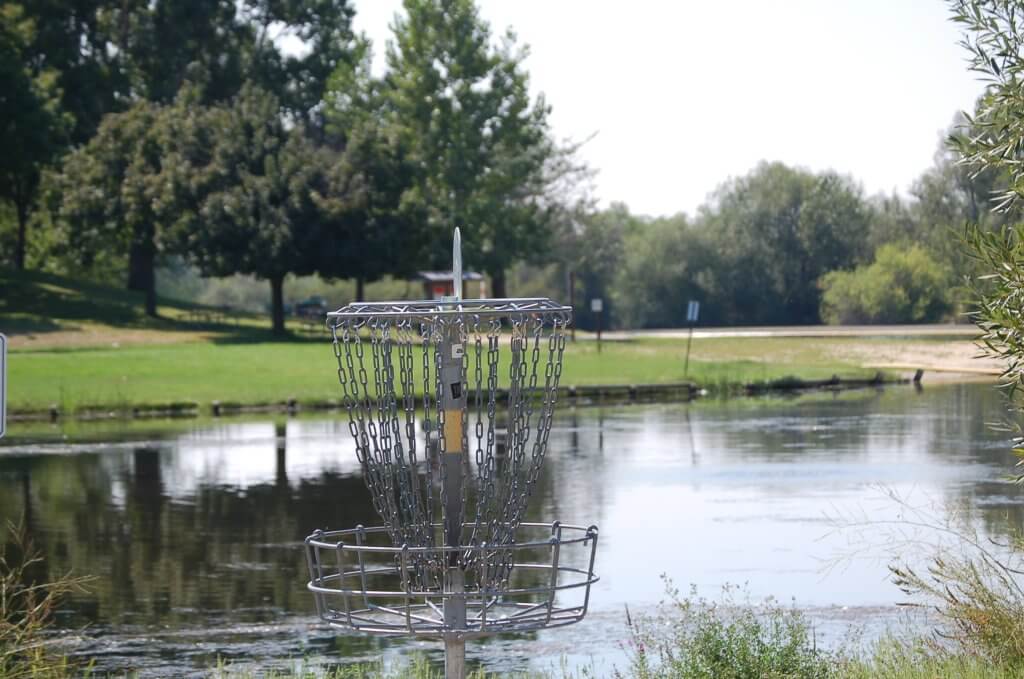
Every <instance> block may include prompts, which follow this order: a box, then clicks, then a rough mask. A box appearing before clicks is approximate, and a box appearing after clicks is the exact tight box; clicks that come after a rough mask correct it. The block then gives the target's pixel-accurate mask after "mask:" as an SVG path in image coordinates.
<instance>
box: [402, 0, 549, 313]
mask: <svg viewBox="0 0 1024 679" xmlns="http://www.w3.org/2000/svg"><path fill="white" fill-rule="evenodd" d="M404 6H405V12H406V16H404V17H398V18H396V19H395V23H394V26H393V28H394V33H395V40H394V43H391V44H389V49H388V53H387V61H388V66H389V73H388V75H387V94H388V97H389V108H390V112H391V114H392V121H393V124H394V125H395V126H397V127H398V128H399V129H400V130H401V136H402V142H403V143H404V144H405V145H407V148H409V149H410V153H411V155H412V158H413V160H414V161H415V163H416V165H417V166H418V167H419V168H420V171H419V172H418V176H417V177H416V185H415V188H414V189H413V190H411V191H409V192H407V194H406V197H405V199H406V200H407V201H410V202H412V201H416V202H418V203H419V204H420V205H421V206H422V209H423V210H424V211H425V212H426V213H427V214H428V216H429V228H430V229H431V233H432V238H431V239H430V240H431V241H432V242H433V243H434V244H435V247H434V249H433V250H431V251H430V252H429V253H428V255H429V256H431V257H432V259H433V262H434V263H435V264H440V263H442V262H443V263H444V265H447V264H448V257H449V256H448V254H447V247H448V244H449V243H450V234H451V229H452V227H454V226H461V227H462V233H463V250H464V253H465V261H466V262H467V263H469V264H470V265H471V266H479V267H481V268H482V269H483V270H484V271H486V272H487V273H489V274H490V275H491V277H492V280H493V292H494V294H495V295H496V296H499V297H501V296H505V294H506V290H505V272H506V269H507V267H508V266H509V265H510V264H511V263H513V262H515V261H517V260H520V259H523V258H525V257H528V256H529V257H538V256H540V255H542V254H543V252H544V250H545V246H546V245H547V244H548V242H549V239H550V236H551V233H552V231H553V230H554V229H555V228H556V227H557V224H558V219H559V218H560V217H561V216H562V215H563V214H564V213H562V212H561V211H560V209H559V205H558V203H559V198H558V196H556V195H553V188H554V186H555V185H556V183H557V177H555V176H553V174H556V173H557V172H559V171H562V169H564V168H561V169H557V170H553V165H554V161H555V160H556V158H557V157H558V156H559V154H560V150H559V149H558V147H557V145H556V144H555V143H554V142H553V141H552V139H551V136H550V131H549V129H548V115H549V113H550V108H549V107H548V106H547V104H546V103H545V102H544V100H543V98H539V99H538V100H536V101H531V98H530V94H529V81H528V77H527V74H526V71H525V69H524V67H523V60H524V59H525V57H526V51H525V50H523V49H518V48H517V47H516V45H515V36H514V34H513V33H511V32H508V33H506V34H505V36H504V38H503V40H502V41H501V43H500V44H499V45H497V46H494V45H492V44H491V32H490V28H489V26H488V25H487V23H486V22H485V21H483V20H482V19H481V18H480V16H479V14H478V12H477V10H476V7H475V6H474V4H473V2H472V0H405V3H404Z"/></svg>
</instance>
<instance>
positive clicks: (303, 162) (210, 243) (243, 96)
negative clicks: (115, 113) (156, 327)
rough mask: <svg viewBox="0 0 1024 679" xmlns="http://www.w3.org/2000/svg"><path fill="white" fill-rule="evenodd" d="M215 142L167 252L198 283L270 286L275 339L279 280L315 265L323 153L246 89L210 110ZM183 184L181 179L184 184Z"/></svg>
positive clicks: (269, 99)
mask: <svg viewBox="0 0 1024 679" xmlns="http://www.w3.org/2000/svg"><path fill="white" fill-rule="evenodd" d="M206 125H209V126H212V128H207V129H208V130H211V129H212V131H211V132H207V134H208V135H209V136H210V138H212V139H216V143H215V146H214V148H213V150H212V153H211V155H210V158H209V159H208V160H209V165H208V166H206V167H203V168H196V169H197V170H198V171H200V172H201V174H202V175H203V176H205V177H206V178H207V180H206V183H205V185H204V186H202V187H200V188H199V189H198V191H197V192H196V193H195V194H194V197H193V200H194V203H195V205H196V207H197V211H196V212H195V213H194V214H193V215H192V216H191V217H189V218H182V219H179V220H178V221H177V222H176V223H175V226H174V228H173V234H172V236H171V238H172V240H173V241H174V242H175V246H176V247H177V248H180V249H181V250H182V251H184V252H187V253H188V254H189V256H190V258H191V259H192V260H193V262H194V263H195V264H196V265H197V266H198V267H199V269H200V271H201V272H202V273H203V275H206V276H226V275H230V274H234V273H246V274H252V275H254V276H257V277H259V278H263V279H265V280H267V281H269V282H270V289H271V318H272V327H273V330H274V332H275V333H279V334H280V333H283V332H284V331H285V327H284V279H285V276H287V275H288V274H290V273H293V274H299V275H303V274H310V273H313V272H314V271H315V270H316V267H317V264H318V262H319V259H318V257H319V256H320V255H319V253H320V248H321V246H322V243H321V242H320V231H319V223H320V216H319V214H318V210H317V199H316V193H317V192H320V193H321V194H326V193H327V192H328V189H327V188H326V187H327V185H326V181H327V178H326V166H327V164H328V163H327V161H326V160H325V158H324V152H323V150H321V149H317V148H316V147H314V146H313V144H312V143H311V142H310V141H309V139H308V138H307V137H306V135H305V133H304V130H303V128H301V127H293V128H290V129H289V128H288V127H287V126H286V125H285V123H284V120H283V118H282V116H281V113H280V103H279V102H278V100H277V99H276V97H274V96H273V95H271V94H269V93H267V92H264V91H262V90H260V89H258V88H256V87H252V86H246V87H245V88H243V89H242V91H241V92H240V93H239V95H238V96H237V97H236V98H235V99H234V101H233V102H232V103H231V105H230V106H227V107H219V108H214V109H211V110H210V111H209V112H208V118H207V122H206ZM186 179H187V177H186Z"/></svg>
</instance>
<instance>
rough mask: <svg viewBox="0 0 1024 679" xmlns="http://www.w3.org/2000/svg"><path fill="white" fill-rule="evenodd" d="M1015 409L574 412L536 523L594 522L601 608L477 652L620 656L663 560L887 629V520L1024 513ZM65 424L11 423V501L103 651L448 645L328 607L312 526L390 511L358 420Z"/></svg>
mask: <svg viewBox="0 0 1024 679" xmlns="http://www.w3.org/2000/svg"><path fill="white" fill-rule="evenodd" d="M1002 413H1003V409H1002V402H1001V398H1000V396H999V395H998V394H997V393H996V391H995V390H994V389H993V388H992V387H991V386H989V385H985V384H966V385H941V386H926V387H925V388H924V389H923V390H920V391H915V390H914V389H913V388H910V387H898V388H889V389H885V390H864V391H857V392H847V393H842V394H835V395H833V394H815V395H810V396H804V397H800V398H796V399H788V400H786V399H735V400H729V401H721V402H716V401H701V402H696V403H691V404H662V405H632V406H621V407H609V408H598V407H592V408H578V409H563V410H560V411H558V412H557V414H556V419H555V423H554V429H553V431H552V434H551V438H550V446H549V453H548V457H547V460H546V462H545V468H544V472H543V474H542V476H541V480H540V482H539V484H538V490H537V493H536V495H535V496H534V498H533V499H532V501H531V505H530V509H529V516H528V518H529V519H530V520H541V521H549V520H552V519H556V518H557V519H560V520H562V521H563V522H566V523H576V524H582V525H588V524H591V523H595V524H597V525H598V526H599V527H600V531H601V537H600V544H599V547H598V556H597V565H596V569H597V571H598V573H599V574H600V576H601V581H600V583H598V585H596V586H595V591H594V592H593V595H592V608H591V612H590V613H589V614H588V616H587V619H586V620H585V621H584V622H582V623H580V624H578V625H575V626H573V627H569V628H564V629H560V630H552V631H549V632H544V633H540V634H535V635H520V636H516V637H510V638H498V639H492V640H488V641H479V642H471V643H470V644H468V653H469V656H470V659H471V661H472V662H474V663H482V664H483V665H484V666H486V667H487V668H488V669H492V670H502V671H507V670H525V669H529V668H535V669H550V668H552V667H558V666H559V665H560V664H561V663H562V662H563V661H564V662H566V663H567V664H568V665H569V666H579V665H593V666H594V667H595V669H596V670H597V671H598V672H599V673H605V672H606V671H608V670H610V669H611V667H612V666H614V665H619V666H622V665H623V664H624V663H625V662H626V650H625V643H626V641H627V639H628V631H627V628H626V624H625V617H626V616H625V607H626V606H627V605H628V607H629V610H630V612H631V613H634V614H635V613H637V612H644V611H652V610H653V609H654V607H655V606H656V604H657V603H658V602H659V601H660V600H661V599H662V598H663V597H664V583H663V582H662V579H661V577H660V576H661V575H662V574H666V575H668V576H669V577H671V578H672V579H673V581H674V582H675V584H676V585H677V586H681V587H683V588H684V589H686V588H687V586H688V585H690V584H693V585H696V586H697V587H698V588H699V592H700V593H701V594H702V595H705V596H707V597H709V598H712V599H714V598H716V597H717V596H718V593H719V592H720V590H721V587H722V585H723V584H727V583H733V584H738V585H743V586H745V589H746V592H747V593H748V594H749V596H750V597H751V598H752V599H753V600H759V599H761V598H763V597H766V596H773V597H775V598H777V599H778V600H780V601H782V602H785V603H787V604H788V603H789V602H790V601H791V600H792V601H794V602H795V604H796V605H797V606H798V607H800V608H802V609H804V610H805V611H806V612H807V614H808V615H809V616H810V618H811V619H812V620H813V622H814V625H815V631H816V637H817V638H818V639H819V640H820V641H821V642H822V643H837V642H838V640H840V639H842V638H843V637H844V636H845V635H846V634H847V632H848V631H849V630H850V629H851V628H860V629H863V630H865V632H866V636H867V637H868V638H870V637H872V636H874V635H877V634H879V633H881V632H882V631H884V630H885V629H886V627H887V626H888V625H895V624H900V622H901V619H900V617H899V616H900V615H901V614H900V612H899V609H897V607H896V605H895V604H896V603H897V602H899V601H902V600H904V597H903V595H902V594H901V593H900V592H899V591H898V590H897V589H896V588H895V587H894V586H893V585H892V583H891V582H890V581H889V579H888V577H887V575H888V573H887V570H886V564H887V563H888V562H889V559H890V558H891V554H890V551H889V550H890V549H891V546H892V543H891V541H890V538H891V537H892V535H891V534H890V531H891V530H893V527H894V526H897V527H898V526H899V524H898V523H889V522H891V521H897V520H898V519H900V518H901V517H902V518H906V517H907V516H908V513H912V512H913V511H914V508H918V509H920V510H921V511H922V512H927V513H928V514H929V515H936V514H941V512H944V511H955V512H957V514H958V516H960V517H961V518H962V519H963V520H964V521H966V522H967V523H969V524H970V525H971V526H973V527H975V528H976V529H977V530H979V531H980V532H982V533H983V534H984V535H987V536H991V537H994V538H1002V537H1005V536H1007V535H1009V534H1010V533H1012V532H1013V531H1017V530H1020V529H1021V528H1022V526H1024V489H1022V488H1020V487H1019V486H1016V485H1014V484H1012V483H1010V482H1009V481H1008V480H1007V476H1008V474H1009V473H1011V471H1012V465H1013V463H1014V458H1013V456H1012V454H1011V453H1010V451H1009V446H1010V444H1009V440H1008V435H1006V434H1005V433H999V432H994V431H993V430H992V429H990V428H989V426H988V424H987V423H991V422H993V421H996V420H998V419H999V418H1000V417H1001V416H1002ZM66 427H67V428H62V427H60V426H53V427H50V426H43V425H17V424H15V425H14V426H12V427H11V430H10V432H9V436H8V438H5V439H4V440H3V441H0V519H4V520H7V519H10V520H13V521H18V520H19V518H20V519H21V520H22V521H23V522H24V524H25V525H26V526H27V527H28V530H29V531H30V533H31V535H32V537H33V539H34V541H35V543H36V545H37V546H38V547H39V548H40V549H41V550H42V551H43V553H44V554H45V555H46V557H47V560H48V561H47V562H48V567H49V568H50V569H51V571H52V572H60V571H66V570H68V569H71V570H73V571H74V573H76V574H91V575H95V576H97V580H96V581H95V582H94V583H93V585H92V586H91V588H90V591H89V593H87V594H81V595H76V596H75V597H74V598H73V599H71V600H70V601H69V602H68V603H67V606H66V608H65V610H63V611H62V614H61V617H60V621H59V623H60V625H61V627H62V628H63V629H64V630H66V631H64V632H62V636H64V637H66V642H67V644H68V648H69V649H70V650H71V651H72V652H73V653H75V654H78V655H80V656H82V657H84V658H89V659H93V660H94V662H95V663H96V667H97V668H98V669H100V670H103V671H107V670H110V671H123V670H129V669H134V670H138V671H139V672H140V674H141V675H142V676H183V675H188V674H195V675H201V674H202V672H203V670H204V669H206V668H209V667H210V666H211V665H214V664H216V662H217V660H218V658H220V659H223V660H225V661H228V662H233V663H239V664H242V665H250V666H254V667H263V668H266V667H269V666H280V667H290V666H294V663H296V662H298V659H302V658H305V659H306V661H307V662H311V663H318V664H320V663H322V664H336V663H345V662H352V661H357V660H368V659H373V658H377V657H380V656H382V655H383V656H384V657H385V658H389V659H395V658H400V657H401V656H403V655H406V654H409V653H412V652H423V653H427V654H428V655H429V656H430V657H431V658H433V659H440V658H441V654H440V649H439V646H438V644H436V643H432V642H402V641H381V640H377V639H372V638H365V637H359V636H348V635H344V634H338V633H336V632H333V631H331V630H329V629H327V628H325V627H324V626H322V625H320V624H318V622H317V620H316V619H315V617H314V612H313V602H312V599H311V597H310V596H309V595H308V594H307V592H306V591H305V589H304V586H305V581H306V579H307V573H306V570H305V564H304V558H303V552H302V546H301V540H302V539H303V538H304V537H305V536H306V535H308V534H309V533H310V532H311V531H312V530H313V529H314V528H324V527H329V528H343V527H352V526H355V525H356V524H359V523H363V524H366V525H372V524H374V523H375V516H374V513H373V510H372V508H371V506H370V501H369V495H368V493H367V491H366V488H365V486H364V484H363V480H362V478H361V475H360V470H359V467H358V463H357V462H356V460H355V455H354V452H353V447H352V445H351V443H350V441H349V438H348V428H347V421H346V419H345V417H344V416H343V415H341V414H338V415H334V416H318V417H316V418H312V417H310V418H306V417H299V418H290V419H288V418H283V417H282V418H280V419H263V420H258V419H223V420H209V419H207V420H179V421H160V422H142V423H139V422H133V423H120V424H118V423H103V424H92V425H88V424H69V425H66ZM893 496H896V497H899V498H901V499H902V503H900V502H897V501H895V500H894V499H893ZM896 530H897V531H898V532H900V534H901V536H902V538H906V537H907V535H906V531H905V530H904V529H903V528H896ZM913 539H925V540H927V539H929V538H928V537H927V536H924V537H923V538H922V537H921V536H913ZM905 551H906V554H905V555H906V556H907V558H909V559H911V560H913V559H918V558H921V557H922V556H923V555H924V551H923V549H922V548H920V547H919V548H916V549H910V550H905ZM922 624H926V623H924V622H922Z"/></svg>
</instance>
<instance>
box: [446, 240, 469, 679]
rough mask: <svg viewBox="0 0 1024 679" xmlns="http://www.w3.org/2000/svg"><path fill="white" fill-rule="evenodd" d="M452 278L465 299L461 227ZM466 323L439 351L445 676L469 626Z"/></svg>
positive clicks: (456, 662) (461, 667)
mask: <svg viewBox="0 0 1024 679" xmlns="http://www.w3.org/2000/svg"><path fill="white" fill-rule="evenodd" d="M452 281H453V283H454V286H453V290H454V292H455V301H459V300H461V299H462V238H461V234H460V233H459V230H458V228H456V229H455V239H454V242H453V245H452ZM463 342H464V340H463V337H462V325H461V324H460V323H459V322H458V321H456V320H454V319H453V320H452V322H451V324H450V325H449V326H448V328H447V329H446V331H445V335H444V340H443V342H442V345H441V347H440V350H441V352H442V354H441V374H440V375H439V378H440V379H441V394H442V396H441V404H440V405H441V409H442V410H443V411H444V451H442V455H441V464H442V465H444V491H445V506H444V515H445V533H446V534H447V544H446V545H445V546H446V547H448V548H449V550H450V551H449V552H448V553H447V561H448V577H447V578H445V580H446V582H445V590H446V594H448V595H449V596H446V597H445V598H444V622H445V627H446V628H448V630H456V631H454V632H452V631H449V632H448V633H446V634H445V637H444V667H445V677H446V678H447V679H464V678H465V676H466V640H465V637H463V636H462V634H461V631H463V630H465V629H466V598H465V590H466V580H465V572H464V571H463V570H462V564H461V563H460V561H461V559H460V551H459V547H461V543H462V509H463V507H462V495H463V488H462V485H463V483H464V478H463V470H464V468H465V466H466V465H467V464H468V461H467V459H466V450H465V446H464V445H463V438H464V433H465V422H464V421H463V420H464V418H465V415H466V386H465V384H463V382H462V372H463V370H462V364H463V358H464V356H465V353H466V352H465V345H464V344H463Z"/></svg>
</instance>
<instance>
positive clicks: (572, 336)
mask: <svg viewBox="0 0 1024 679" xmlns="http://www.w3.org/2000/svg"><path fill="white" fill-rule="evenodd" d="M569 306H571V307H572V308H573V309H575V308H576V271H575V270H574V269H569ZM569 340H570V341H571V342H575V341H576V324H575V323H573V324H571V325H570V326H569Z"/></svg>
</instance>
